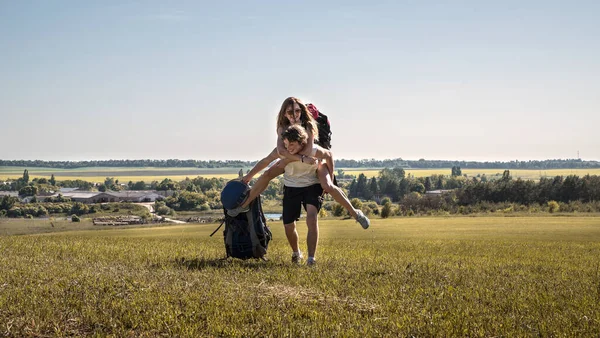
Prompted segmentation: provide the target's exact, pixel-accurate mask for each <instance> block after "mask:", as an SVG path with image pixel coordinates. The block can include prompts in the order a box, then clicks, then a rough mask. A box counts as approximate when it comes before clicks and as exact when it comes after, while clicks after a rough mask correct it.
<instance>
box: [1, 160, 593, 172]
mask: <svg viewBox="0 0 600 338" xmlns="http://www.w3.org/2000/svg"><path fill="white" fill-rule="evenodd" d="M256 162H257V161H241V160H226V161H221V160H209V161H203V160H178V159H169V160H150V159H141V160H102V161H42V160H0V166H16V167H38V168H39V167H43V168H57V169H75V168H85V167H157V168H210V169H214V168H244V167H252V166H254V165H255V164H256ZM335 165H336V166H337V167H339V168H405V169H406V168H415V169H442V168H450V167H453V166H459V167H461V168H468V169H539V170H544V169H579V168H581V169H590V168H600V161H584V160H581V159H549V160H541V161H540V160H530V161H493V162H490V161H484V162H477V161H451V160H425V159H419V160H403V159H402V158H396V159H385V160H375V159H363V160H347V159H338V160H336V161H335Z"/></svg>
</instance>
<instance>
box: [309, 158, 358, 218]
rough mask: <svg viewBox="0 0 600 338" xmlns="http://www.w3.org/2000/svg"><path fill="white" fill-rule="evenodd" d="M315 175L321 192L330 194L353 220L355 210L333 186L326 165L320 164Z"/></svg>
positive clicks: (344, 195)
mask: <svg viewBox="0 0 600 338" xmlns="http://www.w3.org/2000/svg"><path fill="white" fill-rule="evenodd" d="M317 174H318V176H319V182H320V183H321V187H322V188H323V191H324V192H326V193H328V194H330V195H331V197H333V199H334V200H335V201H336V202H338V203H339V204H341V205H342V206H343V207H344V208H345V209H346V210H348V212H349V213H350V215H351V216H352V217H353V218H356V215H357V214H356V209H354V207H353V206H352V204H351V203H350V201H349V200H348V197H346V194H344V192H343V191H342V189H340V188H339V187H337V186H335V185H334V184H333V179H332V177H331V175H329V169H328V168H327V165H326V164H320V165H319V168H318V169H317Z"/></svg>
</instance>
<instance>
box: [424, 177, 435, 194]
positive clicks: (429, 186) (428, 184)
mask: <svg viewBox="0 0 600 338" xmlns="http://www.w3.org/2000/svg"><path fill="white" fill-rule="evenodd" d="M423 185H424V186H425V191H431V190H433V189H432V188H433V184H432V183H431V177H426V178H425V184H423Z"/></svg>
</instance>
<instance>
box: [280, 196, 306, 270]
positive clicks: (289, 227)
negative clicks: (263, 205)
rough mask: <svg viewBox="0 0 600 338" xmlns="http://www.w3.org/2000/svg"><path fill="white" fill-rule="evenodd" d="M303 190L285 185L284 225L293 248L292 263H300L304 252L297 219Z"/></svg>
mask: <svg viewBox="0 0 600 338" xmlns="http://www.w3.org/2000/svg"><path fill="white" fill-rule="evenodd" d="M301 193H302V190H299V189H298V188H290V187H285V186H284V187H283V215H282V216H283V227H284V228H285V237H286V238H287V240H288V243H290V247H291V248H292V263H300V261H301V260H302V253H301V252H300V249H299V244H298V232H297V231H296V220H297V219H298V218H299V217H300V211H301V209H300V208H301V207H302V194H301Z"/></svg>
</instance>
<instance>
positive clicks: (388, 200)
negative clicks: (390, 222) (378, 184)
mask: <svg viewBox="0 0 600 338" xmlns="http://www.w3.org/2000/svg"><path fill="white" fill-rule="evenodd" d="M387 203H392V200H390V198H389V197H384V198H383V199H382V200H381V205H386V204H387Z"/></svg>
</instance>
